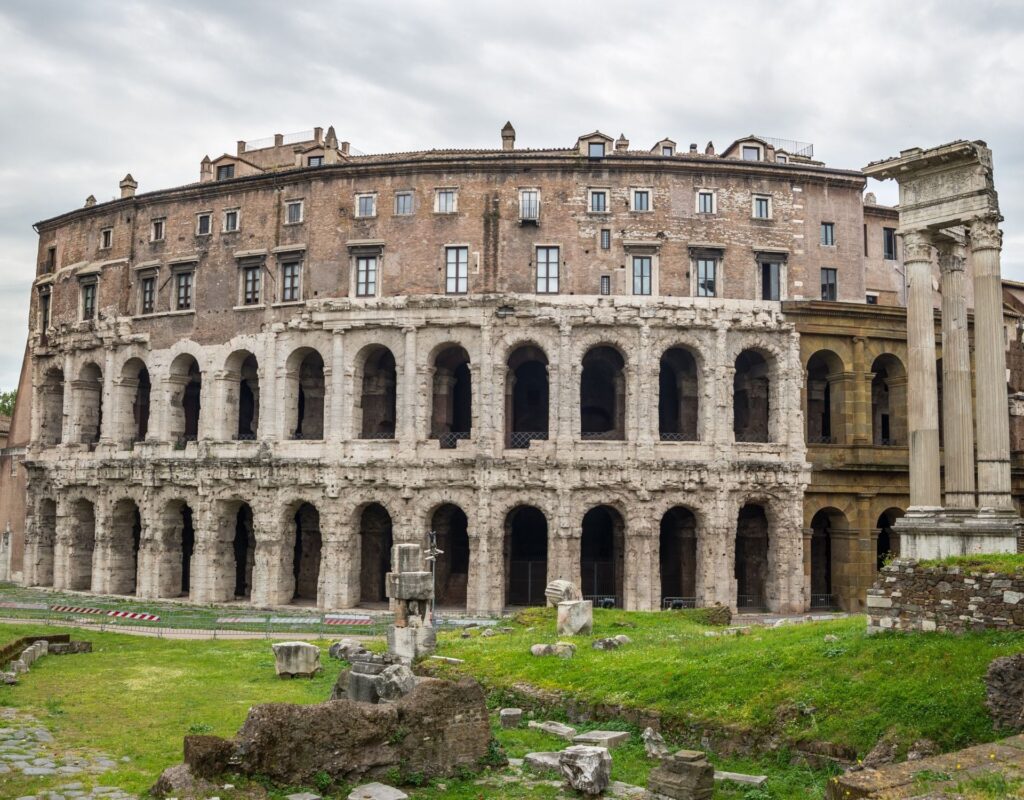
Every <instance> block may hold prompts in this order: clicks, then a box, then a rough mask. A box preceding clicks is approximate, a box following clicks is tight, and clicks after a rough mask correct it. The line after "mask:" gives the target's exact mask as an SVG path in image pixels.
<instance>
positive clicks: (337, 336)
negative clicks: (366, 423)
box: [324, 328, 346, 443]
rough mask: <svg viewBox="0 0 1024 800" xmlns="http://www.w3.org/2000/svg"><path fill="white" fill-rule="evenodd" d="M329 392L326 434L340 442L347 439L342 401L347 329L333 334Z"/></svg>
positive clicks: (340, 329) (326, 436)
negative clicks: (343, 421)
mask: <svg viewBox="0 0 1024 800" xmlns="http://www.w3.org/2000/svg"><path fill="white" fill-rule="evenodd" d="M330 386H331V388H330V392H329V394H328V400H327V403H328V406H327V407H328V409H329V414H328V416H327V419H328V427H327V431H326V435H325V436H324V438H325V439H327V440H328V441H330V442H333V443H339V442H342V441H344V439H345V436H346V434H345V429H344V426H343V424H342V417H343V413H342V409H343V408H344V406H343V405H342V403H343V402H344V400H343V394H344V390H345V330H344V328H336V329H335V330H334V331H333V336H331V383H330Z"/></svg>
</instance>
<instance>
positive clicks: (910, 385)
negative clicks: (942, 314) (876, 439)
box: [903, 231, 942, 509]
mask: <svg viewBox="0 0 1024 800" xmlns="http://www.w3.org/2000/svg"><path fill="white" fill-rule="evenodd" d="M903 253H904V263H905V265H906V270H907V285H908V286H907V360H908V362H909V364H908V376H907V394H908V403H907V406H908V409H907V410H908V413H907V418H908V427H909V429H910V506H911V508H918V509H921V508H939V507H941V505H942V498H941V490H940V482H939V409H938V398H937V394H938V387H937V385H936V384H937V382H936V375H935V315H934V312H933V310H932V245H931V239H930V237H929V236H928V235H927V234H926V233H923V232H921V231H906V232H905V233H903Z"/></svg>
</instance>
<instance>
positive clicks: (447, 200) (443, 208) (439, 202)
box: [434, 189, 457, 214]
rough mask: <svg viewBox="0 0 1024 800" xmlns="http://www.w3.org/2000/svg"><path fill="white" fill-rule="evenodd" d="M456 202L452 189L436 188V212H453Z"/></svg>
mask: <svg viewBox="0 0 1024 800" xmlns="http://www.w3.org/2000/svg"><path fill="white" fill-rule="evenodd" d="M456 202H457V200H456V197H455V190H454V189H438V190H437V193H436V195H435V196H434V211H436V212H437V213H438V214H454V213H455V207H456V206H455V204H456Z"/></svg>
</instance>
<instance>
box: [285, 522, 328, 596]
mask: <svg viewBox="0 0 1024 800" xmlns="http://www.w3.org/2000/svg"><path fill="white" fill-rule="evenodd" d="M292 521H293V524H294V526H295V545H294V548H293V552H292V575H293V577H294V578H295V596H294V599H295V600H296V601H298V602H303V601H309V602H312V603H314V604H315V603H316V602H317V591H318V587H319V585H320V555H321V553H322V550H323V541H322V538H321V535H320V512H319V511H317V509H316V507H315V506H313V505H312V504H310V503H302V504H301V505H299V507H298V508H297V509H296V510H295V514H294V515H293V517H292Z"/></svg>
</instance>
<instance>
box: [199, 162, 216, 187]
mask: <svg viewBox="0 0 1024 800" xmlns="http://www.w3.org/2000/svg"><path fill="white" fill-rule="evenodd" d="M212 180H213V163H212V162H211V161H210V157H209V156H203V160H202V161H200V162H199V182H200V183H207V182H208V181H212Z"/></svg>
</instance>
